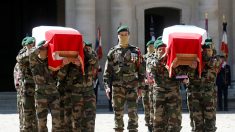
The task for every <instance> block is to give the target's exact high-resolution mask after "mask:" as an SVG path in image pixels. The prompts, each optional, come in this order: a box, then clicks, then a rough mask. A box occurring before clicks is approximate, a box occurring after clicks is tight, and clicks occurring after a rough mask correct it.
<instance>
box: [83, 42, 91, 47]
mask: <svg viewBox="0 0 235 132" xmlns="http://www.w3.org/2000/svg"><path fill="white" fill-rule="evenodd" d="M84 43H85V46H89V47H92V43H91V42H89V41H84Z"/></svg>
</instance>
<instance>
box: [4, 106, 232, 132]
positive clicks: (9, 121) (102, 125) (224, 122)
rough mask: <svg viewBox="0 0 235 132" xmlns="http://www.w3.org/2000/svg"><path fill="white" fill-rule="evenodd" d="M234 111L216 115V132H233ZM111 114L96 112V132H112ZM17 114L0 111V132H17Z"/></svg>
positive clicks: (186, 130) (141, 126)
mask: <svg viewBox="0 0 235 132" xmlns="http://www.w3.org/2000/svg"><path fill="white" fill-rule="evenodd" d="M139 113H140V114H139V132H147V129H146V127H145V126H144V123H145V122H144V115H143V112H142V111H140V112H139ZM124 120H125V126H126V124H127V115H126V114H125V116H124ZM50 123H51V118H50V116H48V128H49V130H50V129H51V124H50ZM234 124H235V111H229V112H227V113H224V112H219V113H217V127H218V130H217V132H234V131H235V125H234ZM113 125H114V123H113V114H112V113H111V112H108V111H107V110H98V112H97V118H96V128H95V131H96V132H113V129H112V128H113ZM18 126H19V123H18V114H16V113H15V112H6V111H4V112H1V111H0V132H18V131H19V129H18ZM182 126H183V128H182V131H181V132H190V126H189V115H188V113H187V112H184V113H183V122H182ZM125 132H127V131H125Z"/></svg>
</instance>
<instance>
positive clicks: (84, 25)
mask: <svg viewBox="0 0 235 132" xmlns="http://www.w3.org/2000/svg"><path fill="white" fill-rule="evenodd" d="M95 20H96V19H95V0H66V26H70V27H72V28H75V29H77V30H78V31H79V32H80V33H81V34H82V35H83V39H84V40H88V41H90V42H92V44H93V45H94V44H95V34H96V30H95Z"/></svg>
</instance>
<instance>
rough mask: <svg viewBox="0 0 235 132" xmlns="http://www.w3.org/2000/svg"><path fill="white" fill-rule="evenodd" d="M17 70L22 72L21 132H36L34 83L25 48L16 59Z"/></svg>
mask: <svg viewBox="0 0 235 132" xmlns="http://www.w3.org/2000/svg"><path fill="white" fill-rule="evenodd" d="M16 59H17V62H18V63H19V69H20V71H21V72H22V78H21V82H22V91H21V92H22V96H21V101H22V111H23V116H22V117H23V131H30V132H31V131H36V129H37V121H36V114H35V101H34V93H35V83H34V80H33V76H32V73H31V70H30V66H29V54H28V50H27V49H26V48H22V49H21V50H20V52H19V54H18V55H17V57H16Z"/></svg>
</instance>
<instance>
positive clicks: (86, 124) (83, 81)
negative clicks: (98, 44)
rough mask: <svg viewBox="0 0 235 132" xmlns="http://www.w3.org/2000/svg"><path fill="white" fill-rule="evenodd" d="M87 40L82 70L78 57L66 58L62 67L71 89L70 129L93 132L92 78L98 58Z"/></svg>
mask: <svg viewBox="0 0 235 132" xmlns="http://www.w3.org/2000/svg"><path fill="white" fill-rule="evenodd" d="M91 46H92V44H91V43H90V42H88V41H86V42H85V46H84V55H85V58H84V72H85V73H83V71H82V65H81V62H80V60H79V59H78V58H66V59H67V60H65V63H64V64H67V63H68V64H67V65H65V66H64V68H63V69H61V72H62V73H66V72H65V71H67V74H64V75H63V76H64V79H65V80H66V82H67V84H66V87H67V88H69V89H70V90H71V103H72V131H73V132H83V131H86V132H94V131H95V117H96V96H95V92H94V89H93V79H94V77H95V75H96V73H97V71H96V70H97V69H98V59H97V56H96V53H95V52H94V51H93V50H92V47H91Z"/></svg>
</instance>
